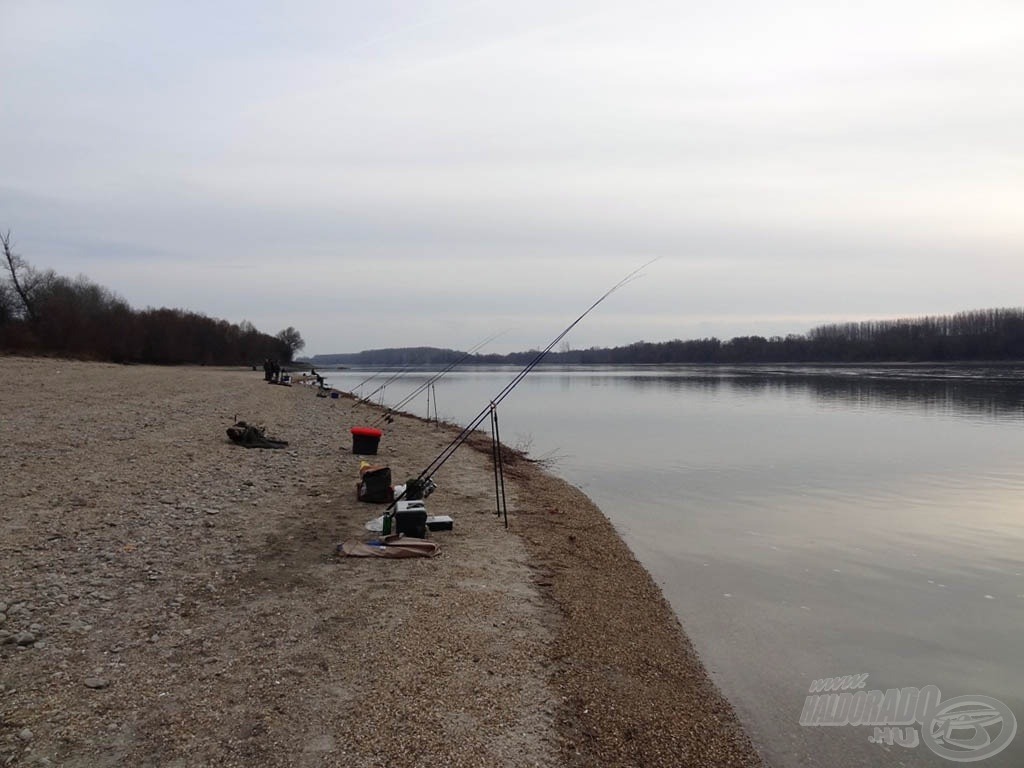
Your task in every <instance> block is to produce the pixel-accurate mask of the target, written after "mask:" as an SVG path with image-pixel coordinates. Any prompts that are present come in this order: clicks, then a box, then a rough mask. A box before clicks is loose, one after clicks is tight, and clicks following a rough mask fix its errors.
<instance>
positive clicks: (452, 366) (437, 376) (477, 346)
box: [371, 331, 504, 426]
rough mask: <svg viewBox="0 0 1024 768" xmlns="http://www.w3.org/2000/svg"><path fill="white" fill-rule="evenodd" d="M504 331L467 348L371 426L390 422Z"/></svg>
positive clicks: (390, 407)
mask: <svg viewBox="0 0 1024 768" xmlns="http://www.w3.org/2000/svg"><path fill="white" fill-rule="evenodd" d="M502 333H504V331H502V332H501V333H496V334H494V335H493V336H488V337H487V338H486V339H484V340H483V341H480V342H478V343H477V344H475V345H474V346H472V347H470V348H469V349H468V350H467V351H466V352H463V353H462V355H460V356H459V357H458V358H457V359H455V360H454V361H452V362H451V363H449V364H448V365H446V366H445V367H444V368H443V369H441V370H440V371H438V372H437V373H435V374H434V375H433V376H431V377H430V378H429V379H427V380H426V381H424V382H423V383H422V384H420V385H419V386H418V387H416V389H414V390H413V391H412V392H410V393H409V394H408V395H406V396H405V397H403V398H402V399H401V400H399V401H398V402H397V403H395V404H394V405H392V406H389V407H388V409H387V410H386V411H385V412H384V413H383V414H382V415H380V416H378V417H377V418H376V419H375V420H374V422H373V424H371V426H376V425H378V424H380V423H381V422H384V421H388V422H390V421H391V420H392V419H391V416H392V414H394V413H396V412H398V411H399V410H401V409H402V408H403V407H404V406H405V405H407V404H408V403H410V402H411V401H412V400H413V399H415V397H416V396H417V395H419V394H420V393H421V392H423V391H424V390H425V389H427V388H428V387H430V386H433V384H435V383H436V382H437V381H438V379H440V378H441V377H443V376H444V375H445V374H447V373H449V372H451V371H452V370H453V369H455V368H456V367H458V366H459V365H461V364H462V362H463V361H464V360H465V359H466V358H468V357H469V356H470V355H472V354H474V353H475V352H477V350H479V349H480V348H481V347H483V346H484V345H485V344H490V343H491V342H492V341H494V340H495V339H496V338H498V337H499V336H501V335H502ZM428 411H429V408H428ZM427 415H428V416H429V413H428V414H427Z"/></svg>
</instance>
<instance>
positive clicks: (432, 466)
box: [388, 259, 657, 510]
mask: <svg viewBox="0 0 1024 768" xmlns="http://www.w3.org/2000/svg"><path fill="white" fill-rule="evenodd" d="M655 261H657V259H651V260H650V261H648V262H647V263H646V264H643V265H641V266H639V267H637V268H636V269H634V270H633V271H632V272H630V273H629V274H628V275H626V276H625V277H624V278H622V279H621V280H620V281H619V282H617V283H616V284H615V285H613V286H612V287H611V288H609V289H608V290H607V291H605V292H604V293H603V294H601V296H600V297H599V298H598V299H597V301H595V302H594V303H593V304H591V305H590V306H589V307H587V309H586V310H585V311H584V312H583V314H581V315H580V316H579V317H577V318H576V319H575V320H573V321H572V322H571V323H569V325H568V326H567V327H566V328H565V329H564V330H563V331H562V332H561V333H560V334H558V335H557V336H555V338H554V339H552V340H551V343H550V344H548V345H547V346H546V347H545V348H544V349H542V350H541V351H540V352H538V353H537V354H536V355H534V356H533V358H532V359H531V360H530V361H529V362H528V363H527V364H526V366H525V367H524V368H523V369H522V370H521V371H520V372H519V373H518V374H516V376H515V377H514V378H513V379H512V380H511V381H510V382H509V383H508V384H506V385H505V387H504V389H502V390H501V391H500V392H499V393H498V394H497V395H496V396H495V398H494V399H493V400H491V402H489V403H488V404H487V406H486V407H484V409H483V410H482V411H480V413H479V414H477V416H476V417H475V418H474V419H473V420H472V421H471V422H470V423H469V424H467V425H466V426H465V427H464V428H463V430H462V431H461V432H459V434H458V435H456V436H455V439H453V440H452V441H451V443H449V444H448V446H447V447H446V448H445V449H444V450H442V451H441V453H439V454H438V455H437V456H435V457H434V459H433V460H432V461H431V462H430V463H429V464H427V466H426V468H424V470H423V471H422V472H420V473H419V475H418V476H417V477H416V482H417V483H420V482H421V481H422V480H423V479H424V478H429V477H430V476H432V475H433V474H434V473H435V472H437V471H438V470H439V469H440V468H441V467H442V466H444V464H445V462H447V461H448V459H450V458H451V457H452V455H453V454H454V453H455V451H456V450H458V448H459V446H461V445H462V444H463V443H464V442H466V440H468V439H469V436H470V435H471V434H472V433H473V431H474V430H475V429H476V428H477V427H479V426H480V425H481V424H482V423H483V421H484V419H486V418H487V417H488V415H490V414H491V413H492V412H493V411H494V409H495V408H497V406H498V405H499V404H500V403H501V401H502V400H504V399H505V398H506V397H508V396H509V394H510V393H511V392H512V390H514V389H515V388H516V387H517V386H519V383H520V382H521V381H522V380H523V379H525V378H526V377H527V375H529V373H530V371H532V370H533V369H534V368H536V367H537V365H538V364H539V363H540V361H541V360H543V359H544V357H545V356H546V355H547V354H548V352H550V351H551V350H552V349H554V348H555V346H556V345H557V344H558V342H560V341H561V340H562V339H564V338H565V337H566V336H567V335H568V334H569V332H570V331H571V330H572V329H573V328H575V327H576V326H577V325H579V324H580V322H581V321H582V320H583V318H585V317H586V316H587V315H589V314H590V313H591V312H593V311H594V310H595V309H596V308H597V307H598V305H600V304H601V303H602V302H603V301H604V300H605V299H607V298H608V297H609V296H611V295H612V294H613V293H615V292H616V291H618V290H619V289H620V288H622V287H624V286H625V285H627V284H628V283H631V282H633V280H635V279H637V278H638V277H639V276H640V272H641V270H643V269H645V268H647V267H649V266H650V265H651V264H653V263H654V262H655ZM407 489H408V486H407ZM404 496H405V491H403V492H402V493H401V494H400V495H399V496H398V497H397V498H396V499H395V500H394V501H393V502H391V504H390V505H389V506H388V510H391V509H393V508H394V507H395V505H396V504H397V503H398V502H399V501H400V500H401V499H402V497H404Z"/></svg>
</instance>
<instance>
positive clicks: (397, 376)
mask: <svg viewBox="0 0 1024 768" xmlns="http://www.w3.org/2000/svg"><path fill="white" fill-rule="evenodd" d="M411 370H412V366H411V365H407V366H405V367H404V368H402V369H401V370H400V371H398V373H396V374H395V375H393V376H391V377H390V378H388V379H385V381H384V383H383V384H381V385H380V386H379V387H377V388H376V389H375V390H373V392H371V393H370V394H368V395H366V396H365V397H360V398H359V399H358V400H356V401H355V402H354V403H352V407H353V408H355V407H356V406H357V405H361V404H362V403H368V402H370V398H371V397H373V396H374V395H376V394H377V393H378V392H380V391H381V390H383V389H384V388H385V387H387V385H388V384H390V383H391V382H393V381H396V380H397V379H400V378H401V377H402V376H404V375H405V374H406V373H408V372H409V371H411ZM382 373H383V371H382Z"/></svg>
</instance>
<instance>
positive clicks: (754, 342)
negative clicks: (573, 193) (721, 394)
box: [311, 308, 1024, 366]
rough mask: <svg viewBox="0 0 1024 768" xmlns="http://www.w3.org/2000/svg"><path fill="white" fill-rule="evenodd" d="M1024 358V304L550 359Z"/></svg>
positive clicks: (357, 360)
mask: <svg viewBox="0 0 1024 768" xmlns="http://www.w3.org/2000/svg"><path fill="white" fill-rule="evenodd" d="M463 354H464V353H462V352H458V351H456V350H452V349H437V348H434V347H413V348H401V349H375V350H367V351H364V352H358V353H354V354H339V355H316V356H315V357H313V358H311V362H312V363H313V364H314V365H320V366H327V365H397V366H406V365H437V364H439V363H441V364H445V363H451V362H454V361H455V360H457V359H459V358H460V357H461V356H462V355H463ZM536 354H537V350H529V351H526V352H513V353H511V354H507V355H494V354H475V355H471V356H470V357H468V358H467V359H466V362H467V363H478V364H485V363H486V364H502V363H505V364H514V365H525V364H526V363H528V362H529V361H530V360H532V359H533V358H534V357H535V356H536ZM1008 360H1024V308H1014V309H981V310H973V311H968V312H959V313H957V314H955V315H944V316H936V317H916V318H906V319H902V320H870V321H866V322H859V323H837V324H831V325H822V326H819V327H817V328H814V329H812V330H811V331H809V332H808V333H806V334H790V335H788V336H785V337H783V336H772V337H769V338H765V337H764V336H737V337H735V338H733V339H730V340H729V341H721V340H719V339H716V338H708V339H695V340H691V341H680V340H678V339H676V340H673V341H663V342H647V341H637V342H634V343H633V344H629V345H627V346H624V347H611V348H607V347H591V348H590V349H574V350H562V351H558V352H555V351H552V352H549V353H548V355H547V356H546V357H545V358H544V362H545V363H550V364H562V365H585V364H604V365H607V364H634V365H636V364H657V363H869V362H891V363H897V362H970V361H979V362H980V361H1008Z"/></svg>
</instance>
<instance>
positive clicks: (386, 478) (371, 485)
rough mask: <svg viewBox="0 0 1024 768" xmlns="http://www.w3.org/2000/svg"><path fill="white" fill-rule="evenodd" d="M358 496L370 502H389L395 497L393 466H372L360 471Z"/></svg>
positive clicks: (360, 499) (361, 499)
mask: <svg viewBox="0 0 1024 768" xmlns="http://www.w3.org/2000/svg"><path fill="white" fill-rule="evenodd" d="M359 474H360V480H359V487H358V491H357V497H358V499H359V501H366V502H369V503H370V504H388V503H390V502H391V501H393V500H394V498H395V492H394V489H393V488H392V487H391V467H370V468H367V469H365V470H363V471H361V472H360V473H359Z"/></svg>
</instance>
